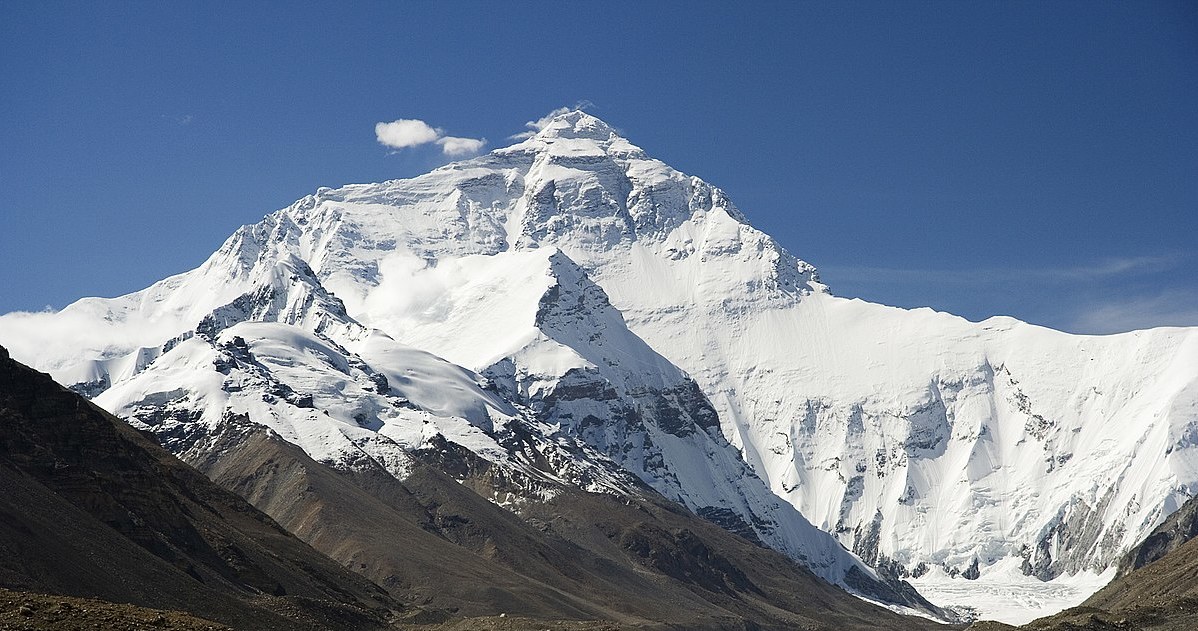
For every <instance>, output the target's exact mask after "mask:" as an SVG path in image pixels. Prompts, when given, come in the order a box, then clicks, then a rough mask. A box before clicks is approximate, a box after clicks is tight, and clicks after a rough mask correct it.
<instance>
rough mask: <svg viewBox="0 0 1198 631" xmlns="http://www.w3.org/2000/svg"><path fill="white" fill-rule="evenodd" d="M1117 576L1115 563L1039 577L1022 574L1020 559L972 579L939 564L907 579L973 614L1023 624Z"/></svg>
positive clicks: (925, 592) (935, 599)
mask: <svg viewBox="0 0 1198 631" xmlns="http://www.w3.org/2000/svg"><path fill="white" fill-rule="evenodd" d="M1114 577H1115V568H1110V569H1108V570H1106V571H1104V572H1103V573H1101V574H1095V573H1093V572H1082V573H1079V574H1077V575H1073V576H1062V577H1060V578H1058V579H1056V580H1054V581H1051V582H1041V581H1039V580H1037V579H1035V578H1032V577H1029V576H1026V575H1025V574H1023V572H1021V571H1020V570H1019V566H1018V563H1012V562H1011V561H1010V560H1008V561H1005V562H1002V563H999V564H997V565H996V566H995V567H993V568H991V571H990V572H988V573H987V574H986V575H985V576H983V577H981V578H979V579H977V580H974V581H970V580H967V579H964V578H961V577H957V578H951V577H949V576H948V575H947V574H945V573H944V572H942V571H940V570H933V571H932V572H929V573H928V574H927V575H926V576H923V577H920V578H918V579H914V580H912V581H911V583H912V584H913V585H915V588H916V589H918V590H919V593H921V594H923V595H924V596H925V597H927V598H928V599H930V600H931V601H933V602H935V603H937V604H939V605H941V606H944V607H949V608H952V609H953V610H955V611H958V612H961V613H963V614H967V615H969V616H970V617H974V618H975V619H977V620H997V621H998V622H1005V623H1007V624H1011V625H1016V626H1019V625H1024V624H1027V623H1029V622H1031V621H1032V620H1035V619H1036V618H1041V617H1044V616H1050V615H1052V614H1055V613H1057V612H1059V611H1062V610H1064V609H1068V608H1070V607H1076V606H1078V605H1080V604H1081V603H1082V601H1084V600H1085V599H1086V598H1087V597H1089V596H1090V594H1093V593H1094V592H1096V591H1098V590H1099V589H1101V588H1102V587H1103V586H1104V585H1106V584H1107V583H1109V582H1110V581H1111V579H1113V578H1114Z"/></svg>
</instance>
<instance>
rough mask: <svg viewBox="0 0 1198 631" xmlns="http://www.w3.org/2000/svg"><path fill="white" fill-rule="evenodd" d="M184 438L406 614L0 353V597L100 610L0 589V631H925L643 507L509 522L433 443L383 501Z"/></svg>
mask: <svg viewBox="0 0 1198 631" xmlns="http://www.w3.org/2000/svg"><path fill="white" fill-rule="evenodd" d="M264 326H265V325H264ZM270 326H276V327H277V326H282V325H277V324H276V325H270ZM205 437H206V438H207V439H210V440H212V441H213V444H212V446H211V448H210V449H209V450H207V451H205V452H204V454H205V459H204V460H202V461H200V462H199V464H200V466H201V467H203V468H204V469H205V471H206V472H207V473H208V474H209V475H210V476H211V477H212V479H213V480H215V481H217V482H219V483H221V484H222V485H224V486H227V487H229V488H231V489H233V490H236V491H238V492H239V493H241V494H243V495H244V496H245V497H247V498H249V499H250V500H252V501H253V502H254V503H255V504H257V505H259V506H262V507H263V508H264V509H265V510H268V511H269V512H270V513H271V514H272V515H275V516H277V518H278V519H279V520H280V522H281V523H282V524H284V525H285V526H287V527H288V528H289V529H290V530H292V531H294V532H296V534H298V535H299V536H301V537H302V538H304V539H305V540H308V541H310V542H311V543H312V545H313V546H314V547H316V548H319V549H321V550H324V551H327V552H328V554H330V555H332V556H334V557H335V558H337V559H338V560H339V561H341V562H342V563H343V564H344V565H346V566H349V567H350V568H353V569H355V570H357V571H358V572H359V573H360V574H363V575H365V576H367V577H369V578H372V579H375V580H377V581H378V582H379V583H381V584H383V585H385V586H386V587H387V588H388V590H389V591H390V592H391V593H392V594H395V595H396V597H402V598H403V599H404V600H405V601H407V602H409V603H411V605H410V606H408V607H403V606H401V605H400V604H399V603H398V602H396V601H395V600H393V599H391V598H389V597H388V596H387V595H386V594H384V593H383V591H382V590H380V589H379V588H378V587H377V586H375V585H374V584H372V583H370V582H368V581H366V580H365V579H363V578H361V577H358V576H355V575H354V574H353V573H351V572H349V570H347V569H345V568H343V567H341V566H340V565H337V564H336V563H334V562H333V561H332V560H330V559H328V558H325V557H323V556H321V555H319V554H317V553H316V552H315V551H314V550H313V549H311V548H309V547H307V546H306V545H304V544H302V543H300V542H299V541H298V540H296V539H295V538H294V537H292V536H291V535H289V534H287V532H286V531H284V530H283V529H282V528H280V527H279V525H278V524H276V523H275V522H274V521H272V520H271V519H269V518H267V517H266V516H265V515H263V514H262V513H259V512H258V511H256V510H255V509H253V508H252V507H250V506H249V505H247V504H246V503H245V501H244V500H242V499H241V498H240V497H238V496H236V495H233V494H232V493H230V492H228V491H224V490H222V489H219V488H217V487H216V486H215V485H214V484H213V482H212V481H210V480H209V479H208V478H206V477H205V476H204V475H201V474H200V473H199V472H197V471H195V470H193V469H191V468H190V467H188V466H187V465H185V464H183V463H182V462H180V461H178V460H177V459H176V458H174V457H173V456H171V455H169V454H167V453H166V452H165V451H163V450H162V449H161V448H160V447H158V445H156V444H155V443H153V442H152V441H150V440H148V439H147V438H146V437H145V436H144V435H142V434H141V433H139V432H138V431H137V430H135V429H133V428H132V427H130V426H128V425H127V424H126V423H124V422H123V421H121V420H119V419H116V418H114V417H112V416H111V415H109V414H108V413H106V412H103V411H102V410H100V409H98V408H96V407H95V406H93V405H92V404H91V403H88V402H87V401H86V400H84V399H83V398H82V397H81V396H79V395H78V394H76V393H74V392H71V391H69V390H67V389H65V388H62V387H61V386H59V385H57V384H55V383H54V382H53V381H52V380H51V379H50V378H49V377H48V376H47V375H44V374H40V373H37V372H35V371H33V370H31V369H29V368H26V367H25V366H22V365H20V364H18V363H16V362H14V361H12V360H11V359H9V358H8V356H7V351H5V350H4V349H3V348H2V347H0V447H2V449H0V454H3V456H2V457H0V487H2V488H3V489H4V493H3V496H2V498H0V585H4V586H5V587H8V588H19V589H21V590H31V591H34V592H43V593H50V594H71V595H75V596H89V597H93V598H97V597H98V598H100V599H102V600H103V601H107V602H102V601H94V600H91V601H80V600H77V599H71V598H62V597H47V596H44V595H39V594H36V593H34V594H29V593H14V592H9V591H4V590H0V597H6V596H7V597H8V598H9V600H8V601H7V604H8V605H11V607H8V606H0V627H3V628H8V622H5V621H6V620H8V621H12V622H13V624H14V625H15V626H14V627H13V628H20V629H24V628H81V629H82V628H89V629H90V628H95V625H97V624H102V625H106V626H113V627H116V626H120V625H136V624H138V623H146V624H149V625H151V626H153V627H154V628H158V627H167V628H208V624H207V623H206V622H205V621H203V620H197V619H194V618H192V617H190V616H189V615H187V614H192V615H200V616H203V617H205V618H207V619H211V620H215V621H220V622H224V623H225V624H228V625H230V626H232V627H234V628H254V629H284V628H285V629H307V628H311V629H342V628H346V629H349V628H352V629H373V628H379V629H382V628H396V627H395V626H394V625H395V624H397V623H400V622H402V621H405V620H406V621H407V622H408V623H409V624H410V625H414V626H416V627H418V628H419V627H420V626H421V625H422V624H434V623H436V622H438V621H441V620H445V619H447V618H451V617H452V619H455V620H457V622H456V623H455V624H464V625H466V626H467V627H470V628H473V627H472V626H471V625H475V626H477V625H478V624H481V625H483V626H484V627H486V626H488V625H489V624H490V623H488V622H486V620H485V619H484V620H481V621H478V622H475V621H474V620H475V619H477V618H478V617H479V616H486V615H492V616H494V615H498V614H503V615H504V616H505V617H506V615H507V612H513V613H515V614H519V615H521V616H523V617H522V618H521V619H520V620H523V622H519V621H517V620H516V619H515V618H513V621H512V622H511V623H509V624H507V626H505V627H504V628H515V629H520V628H537V629H540V628H542V627H543V626H545V625H546V624H550V623H552V624H553V625H555V626H556V627H562V625H566V627H568V628H572V627H573V626H574V625H572V624H571V623H570V621H581V622H585V621H588V620H598V621H610V622H614V623H617V624H618V625H619V626H621V627H623V626H625V625H628V626H635V627H636V628H663V629H664V628H688V629H743V628H753V629H791V628H800V627H801V628H829V627H827V626H825V625H834V626H835V628H849V629H851V628H860V629H865V628H889V629H917V628H928V629H931V628H933V627H938V626H939V625H937V624H936V623H933V622H931V621H927V620H918V619H910V618H906V617H903V616H900V615H897V614H895V613H893V612H891V611H888V610H885V609H882V608H879V607H876V606H873V605H870V604H868V603H866V602H864V601H862V600H859V599H857V598H854V597H852V596H850V595H848V594H846V593H844V592H843V591H841V590H839V589H837V588H835V587H833V586H831V585H830V584H828V583H826V582H824V581H822V580H820V579H818V578H817V577H815V576H814V575H812V574H811V573H810V572H808V571H806V570H804V569H802V568H801V567H799V566H798V565H796V564H795V563H793V562H792V561H790V560H789V559H787V558H786V557H784V556H782V555H781V554H779V553H777V552H774V551H772V550H769V549H768V548H764V547H761V546H760V545H756V544H754V543H752V542H749V541H747V540H745V539H743V538H741V537H738V536H736V535H734V534H732V533H729V532H727V531H726V530H724V529H722V528H720V527H718V526H715V525H713V524H710V523H707V522H705V521H703V520H701V519H699V518H698V517H696V516H695V515H693V514H691V513H689V512H687V511H685V510H684V509H681V508H679V507H677V505H675V504H673V503H672V502H669V501H667V500H665V499H664V498H660V496H656V494H654V493H653V492H652V491H650V490H648V489H647V488H644V487H640V488H639V489H631V490H630V493H629V494H627V495H624V496H622V497H620V498H618V499H617V498H616V497H615V496H613V495H611V494H594V493H586V492H583V491H581V490H578V489H576V488H574V487H571V486H568V485H564V484H555V485H554V484H550V483H549V482H547V481H544V482H543V484H542V486H540V487H539V488H540V490H541V491H543V492H546V493H552V496H551V497H550V496H546V497H545V498H544V501H543V502H541V503H539V504H538V506H537V507H536V509H535V510H534V511H532V512H531V513H530V515H529V516H528V517H527V518H526V519H521V518H519V517H517V516H515V515H514V514H513V513H512V512H510V511H508V510H506V509H504V508H503V507H501V506H497V505H496V504H495V503H493V501H490V500H491V499H493V498H490V499H488V498H487V497H485V496H484V494H480V493H479V492H476V491H475V490H474V489H475V488H478V489H486V490H489V491H491V492H494V490H495V488H496V483H495V480H494V478H493V477H492V476H493V475H498V474H502V473H501V472H499V471H496V469H497V467H494V466H493V465H491V464H489V463H488V462H486V461H484V460H483V459H481V458H480V457H478V456H476V455H474V454H473V453H472V452H470V451H469V450H467V449H465V448H464V447H460V446H458V447H456V448H454V447H451V446H449V444H448V443H446V442H445V439H444V438H443V437H442V438H441V439H440V440H441V444H440V445H437V446H436V447H425V448H422V449H418V450H414V451H413V452H411V453H412V458H411V460H410V461H409V462H408V464H409V467H410V468H409V469H408V470H407V475H406V476H405V479H404V481H403V482H400V481H399V480H397V479H396V477H395V476H394V475H393V474H392V473H390V472H389V471H388V470H387V469H386V468H385V466H384V465H383V464H382V463H381V462H380V461H378V460H370V461H368V462H369V464H368V463H366V462H362V463H358V464H357V466H355V467H354V468H353V470H352V472H351V471H346V470H338V469H335V468H333V467H329V466H326V465H323V464H320V463H317V462H316V461H314V460H312V459H311V458H310V457H309V456H308V455H307V454H306V453H305V452H304V451H303V450H301V449H299V448H298V447H296V446H295V445H293V444H291V443H289V442H287V441H285V440H282V439H281V438H279V437H278V435H277V434H274V433H273V432H271V431H270V430H268V429H267V428H265V427H263V426H260V425H256V424H253V423H250V422H249V421H248V420H244V419H230V420H229V421H228V422H226V423H223V424H222V425H221V426H220V428H219V431H218V432H211V433H207V434H205ZM189 453H192V454H194V453H195V452H194V450H193V451H190V452H189ZM455 454H456V455H457V457H458V459H457V460H456V461H454V462H449V461H448V460H447V459H448V458H450V457H452V456H454V455H455ZM443 470H449V471H452V472H455V473H457V474H458V475H459V477H458V478H456V479H455V478H452V477H450V476H449V475H447V474H446V473H444V472H443ZM512 483H513V481H511V480H509V481H508V484H512ZM527 484H528V482H527V481H526V482H525V485H526V486H525V487H524V489H523V490H525V491H527V490H528V489H527ZM633 484H635V483H633ZM513 489H514V487H513ZM638 491H639V492H638ZM636 495H643V496H644V497H641V498H637V497H635V496H636ZM655 498H656V499H655ZM123 602H130V603H134V605H141V607H138V606H129V605H120V604H115V603H123ZM0 605H3V603H0ZM146 606H149V607H159V608H167V609H172V610H176V611H152V610H145V609H143V608H142V607H146ZM401 609H403V610H407V612H408V613H407V614H405V616H404V618H402V619H400V620H398V621H393V620H392V619H391V618H392V612H398V611H400V610H401ZM180 612H187V614H184V613H180ZM463 617H464V618H465V619H462V618H463ZM513 625H514V626H513ZM130 628H131V627H130ZM405 628H406V627H405ZM455 628H456V627H455Z"/></svg>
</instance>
